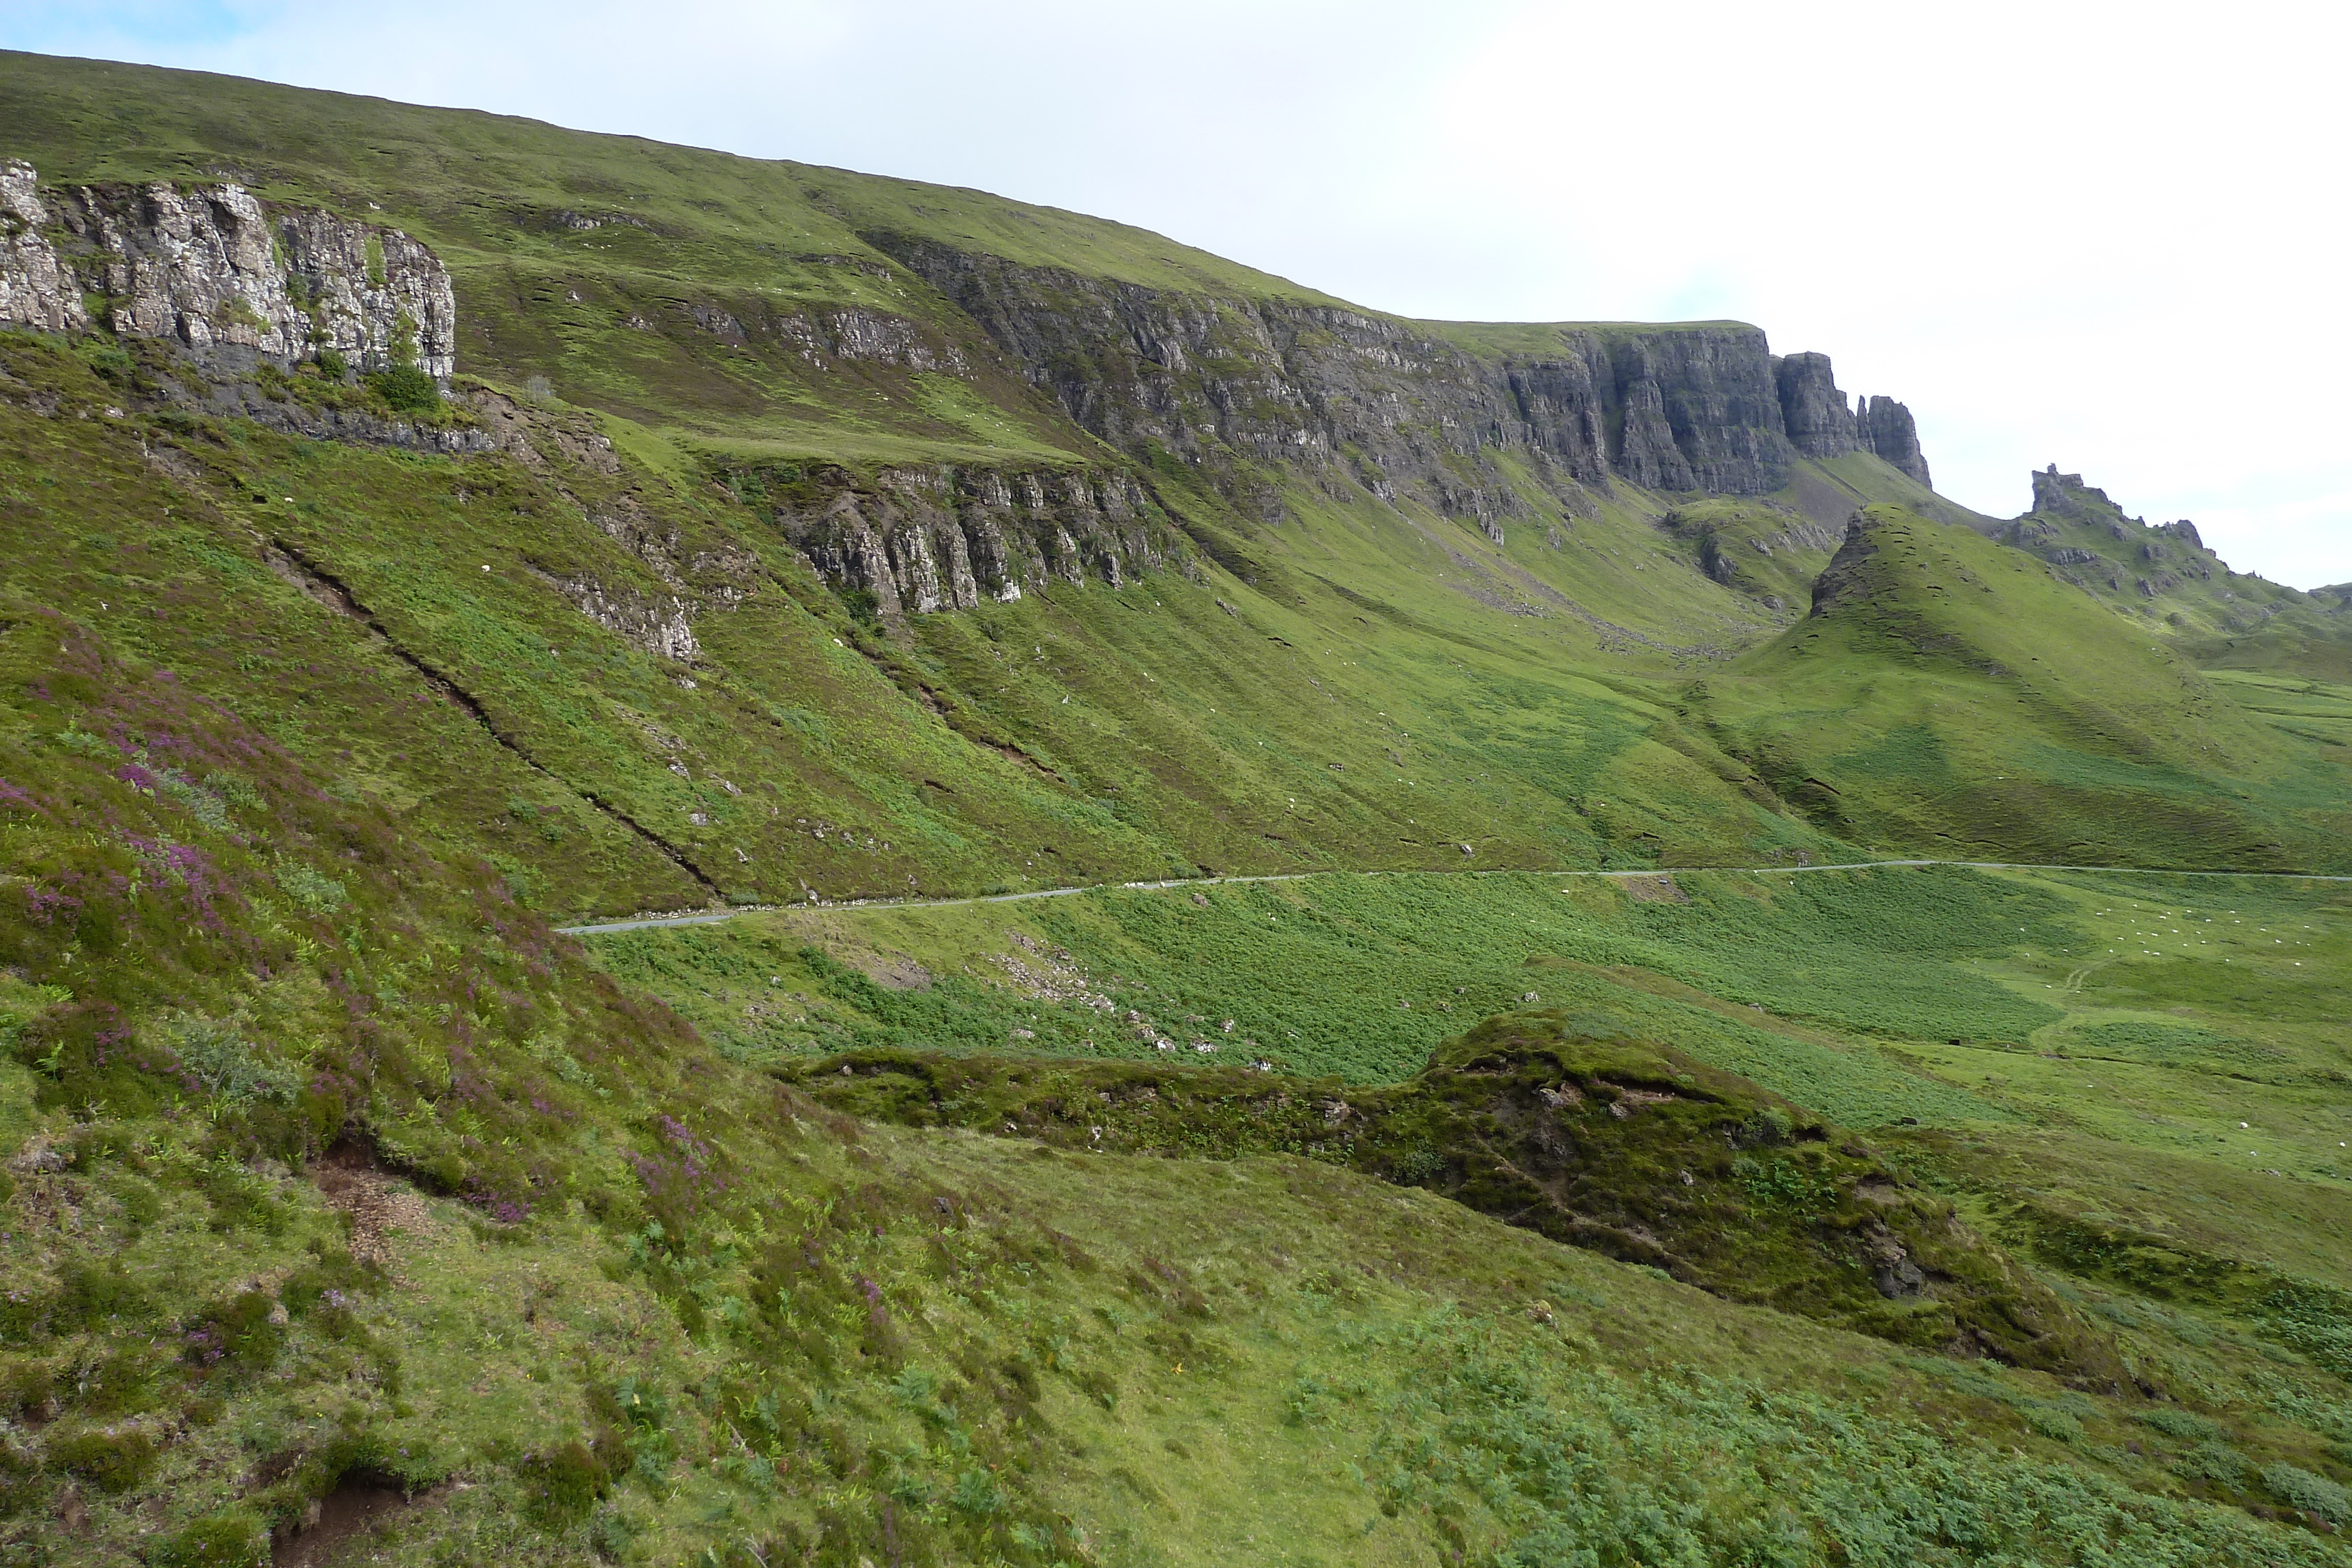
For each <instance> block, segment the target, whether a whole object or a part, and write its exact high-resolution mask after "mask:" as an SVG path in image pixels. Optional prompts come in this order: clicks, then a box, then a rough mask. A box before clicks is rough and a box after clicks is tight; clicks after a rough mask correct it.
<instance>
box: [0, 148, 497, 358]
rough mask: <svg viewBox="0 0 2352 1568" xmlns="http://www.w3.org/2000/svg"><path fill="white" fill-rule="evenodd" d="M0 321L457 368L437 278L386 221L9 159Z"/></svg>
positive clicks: (0, 172) (431, 260) (435, 266)
mask: <svg viewBox="0 0 2352 1568" xmlns="http://www.w3.org/2000/svg"><path fill="white" fill-rule="evenodd" d="M93 312H95V313H97V314H98V315H99V316H100V318H101V320H100V321H99V322H97V323H93V321H92V315H93ZM0 324H5V325H8V326H17V327H33V328H38V329H44V330H47V331H68V330H74V329H82V328H86V327H89V326H91V325H93V324H101V325H106V326H110V327H111V328H112V329H114V330H115V331H116V332H118V333H120V334H121V335H122V336H124V337H132V338H163V339H171V340H175V341H177V342H178V343H180V344H181V345H182V346H184V348H186V349H187V350H189V351H190V352H191V353H193V354H194V355H195V356H196V357H197V358H198V359H199V360H210V359H213V358H216V357H219V356H221V355H222V354H223V353H224V352H227V353H231V354H235V353H237V352H239V351H241V352H242V353H243V354H245V355H247V356H250V355H260V356H265V357H267V358H269V359H273V360H277V361H281V362H283V363H289V364H290V363H293V362H295V361H301V360H310V359H316V358H317V357H318V356H319V354H320V353H321V352H322V351H331V352H333V353H335V354H338V355H340V356H341V357H342V358H343V359H344V360H345V361H348V362H349V363H351V364H352V365H354V366H356V367H358V368H360V369H363V370H365V369H373V368H376V367H379V366H384V365H390V364H394V363H400V362H411V363H415V364H416V365H417V366H419V367H420V368H422V369H423V370H425V371H427V372H428V373H429V374H431V375H432V376H434V377H435V378H436V380H446V379H447V378H448V376H449V375H450V374H451V372H452V371H455V370H456V369H457V294H456V291H455V289H454V288H453V287H451V285H450V281H449V274H448V272H447V270H446V268H445V267H442V265H441V263H440V261H439V260H438V259H437V258H436V257H435V256H434V255H433V253H432V252H431V251H429V250H427V249H426V248H425V246H422V245H420V244H418V243H417V242H416V241H415V240H414V239H411V238H410V237H409V236H408V235H404V234H403V233H402V232H401V231H400V230H398V229H393V228H383V227H379V226H377V225H372V224H363V223H357V222H354V221H352V220H350V219H345V218H339V217H337V216H335V215H334V214H331V213H327V212H323V211H321V210H320V209H318V208H316V207H289V206H279V205H276V204H268V203H264V202H262V201H260V200H258V199H257V198H256V197H255V196H254V195H253V194H252V193H250V192H248V191H246V190H245V189H243V188H242V187H240V186H237V185H232V184H223V185H204V186H197V187H194V188H193V189H189V190H184V191H183V190H179V189H176V188H174V187H173V186H171V185H166V184H150V185H137V186H132V185H79V186H73V187H69V188H65V189H58V188H56V187H50V188H47V189H44V188H42V187H41V186H40V185H39V183H38V180H37V175H36V173H35V172H34V170H33V168H32V167H31V166H30V165H29V164H26V163H19V162H10V163H5V164H0Z"/></svg>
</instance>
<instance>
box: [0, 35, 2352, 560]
mask: <svg viewBox="0 0 2352 1568" xmlns="http://www.w3.org/2000/svg"><path fill="white" fill-rule="evenodd" d="M2347 32H2352V26H2347V22H2346V20H2345V17H2344V14H2343V13H2342V12H2341V11H2340V10H2337V9H2333V8H2330V9H2326V10H2323V9H2321V8H2319V7H2315V6H2309V5H2283V4H2276V3H2259V0H2258V3H2254V4H2244V3H2242V4H2240V5H2233V6H2231V7H2229V8H2227V9H2226V10H2223V9H2221V8H2216V7H2210V6H2206V7H2195V8H2191V7H2188V6H2185V5H2162V4H2157V5H2149V4H2141V5H2084V4H2071V5H2070V4H2041V5H2024V4H2015V3H2011V0H1986V3H1979V4H1976V5H1969V6H1967V7H1958V6H1938V7H1919V6H1899V5H1885V4H1883V3H1876V4H1868V5H1864V4H1850V3H1845V0H1836V3H1829V4H1811V5H1783V6H1769V5H1756V4H1754V3H1753V0H1748V3H1746V4H1728V3H1720V0H1683V3H1680V4H1671V5H1668V4H1661V5H1624V4H1623V3H1622V0H1611V3H1609V4H1597V3H1596V4H1582V3H1577V4H1555V5H1527V4H1513V3H1510V0H1480V3H1473V4H1463V5H1452V6H1444V7H1432V6H1428V5H1402V4H1397V3H1395V0H1367V3H1362V4H1356V5H1342V4H1337V3H1333V0H1309V3H1292V4H1277V3H1261V4H1256V5H1244V4H1240V3H1237V0H1202V3H1198V4H1191V5H1176V4H1167V5H1127V6H1118V5H1100V4H1095V5H1079V4H1053V3H1034V0H1033V3H1026V4H1021V3H1014V4H999V5H987V6H972V5H952V4H947V3H945V0H901V3H899V4H896V5H890V6H887V7H884V6H876V5H856V4H851V3H845V0H797V3H788V4H766V5H753V4H740V3H722V0H677V3H675V4H672V5H667V6H663V7H659V8H650V7H646V6H644V5H622V4H615V3H613V0H579V3H576V4H571V5H549V4H540V3H534V4H521V5H482V4H473V5H458V4H453V3H451V0H410V3H408V4H404V5H399V6H383V5H376V4H368V5H352V4H347V3H342V0H311V3H309V4H303V5H294V4H289V3H285V0H233V3H230V4H226V5H212V6H209V7H203V6H199V7H189V6H184V5H180V6H171V5H121V4H117V5H105V4H100V5H89V4H83V5H71V6H64V5H41V4H37V3H32V4H27V3H23V0H20V3H19V4H17V5H16V6H15V7H14V8H13V9H11V10H9V11H8V12H6V13H5V15H0V41H5V42H6V43H8V44H10V45H13V46H15V47H31V48H43V49H48V50H52V51H55V52H62V53H88V54H97V55H101V56H105V57H115V58H135V59H146V60H152V61H153V62H155V63H159V64H172V65H185V66H193V67H198V68H206V69H215V70H227V71H233V72H237V73H240V74H246V75H254V76H261V77H266V78H272V79H277V80H284V81H291V82H297V83H300V84H302V85H306V86H315V87H332V88H339V89H343V90H347V91H358V92H371V93H378V94H382V95H384V96H387V97H395V98H401V99H411V100H415V101H422V102H431V103H445V104H457V105H464V106H467V107H476V108H483V109H493V110H501V111H504V112H508V113H519V114H526V115H530V116H533V117H536V118H540V119H545V120H554V121H556V122H558V123H562V124H568V125H575V126H581V127H583V128H587V129H593V130H600V131H627V132H633V133H635V134H639V135H645V136H650V137H656V138H659V139H662V140H667V141H686V142H691V143H694V144H697V145H702V146H719V147H725V148H729V149H731V150H733V151H736V152H745V153H749V154H751V155H755V156H771V157H793V158H798V159H802V160H804V161H808V162H825V163H835V164H841V165H845V166H847V167H852V168H858V169H865V170H871V171H874V172H884V173H892V174H900V175H905V176H908V177H911V178H917V179H928V180H937V181H942V182H946V183H955V184H966V185H976V186H980V187H982V188H984V189H990V190H995V191H1000V192H1003V193H1005V194H1008V195H1013V196H1018V197H1021V198H1024V199H1026V200H1032V201H1042V202H1046V203H1050V204H1055V205H1058V206H1065V207H1071V208H1076V209H1077V210H1080V211H1086V212H1093V213H1098V214H1103V215H1105V216H1110V217H1117V218H1120V219H1123V220H1126V221H1129V222H1133V223H1139V224H1143V225H1148V226H1150V227H1152V228H1156V229H1159V230H1160V231H1162V232H1164V233H1167V234H1170V235H1174V236H1175V237H1177V238H1179V239H1181V240H1184V241H1186V242H1188V243H1192V244H1195V245H1199V246H1204V247H1205V248H1208V249H1211V250H1214V251H1217V252H1219V253H1221V254H1223V255H1226V256H1233V257H1234V258H1235V259H1237V260H1241V261H1245V262H1249V263H1251V264H1253V265H1255V266H1259V267H1265V268H1267V269H1268V270H1271V271H1275V272H1279V273H1282V274H1284V275H1286V276H1288V277H1296V278H1298V279H1299V280H1300V281H1302V282H1306V283H1309V284H1312V285H1315V286H1317V287H1322V288H1326V289H1328V290H1330V291H1331V292H1334V293H1337V294H1340V295H1343V296H1346V297H1348V298H1354V299H1358V300H1360V301H1361V302H1363V303H1365V304H1368V305H1371V306H1376V307H1380V308H1386V309H1392V310H1399V311H1403V312H1407V313H1411V314H1417V315H1443V316H1453V317H1471V318H1483V319H1656V318H1674V317H1691V316H1738V317H1740V318H1743V319H1748V320H1752V321H1755V322H1757V323H1759V325H1761V326H1763V327H1764V328H1766V329H1767V330H1768V331H1769V332H1770V334H1771V336H1772V339H1773V341H1774V344H1775V345H1776V346H1777V347H1779V348H1781V349H1784V350H1786V349H1802V348H1814V349H1821V350H1825V351H1827V352H1829V353H1831V354H1832V355H1833V356H1834V357H1835V358H1836V361H1837V363H1838V369H1839V375H1840V381H1841V382H1842V384H1843V385H1844V386H1846V387H1847V388H1849V389H1850V390H1858V391H1863V392H1885V393H1890V394H1892V395H1895V396H1897V397H1901V398H1903V399H1904V400H1905V401H1906V402H1909V403H1910V404H1911V406H1912V408H1913V410H1914V411H1915V412H1916V413H1917V414H1918V416H1919V420H1920V424H1921V428H1922V434H1923V436H1924V438H1925V440H1926V443H1927V450H1928V457H1929V460H1930V462H1931V463H1932V464H1933V465H1935V468H1936V471H1937V479H1938V482H1939V484H1940V486H1941V487H1942V488H1944V489H1945V490H1946V491H1947V492H1948V494H1951V495H1952V496H1954V497H1956V498H1958V499H1959V500H1961V501H1964V502H1966V503H1968V504H1969V505H1972V506H1975V507H1979V509H1981V510H1985V511H1989V512H1994V513H1999V514H2008V513H2011V512H2014V511H2016V510H2017V509H2019V508H2020V507H2021V506H2022V505H2023V504H2024V501H2025V496H2026V486H2025V471H2026V469H2028V468H2029V467H2038V466H2040V465H2042V464H2044V463H2048V462H2051V461H2056V462H2057V463H2058V464H2059V465H2061V466H2062V467H2063V468H2066V469H2068V470H2079V471H2081V472H2082V473H2084V475H2085V476H2087V477H2088V478H2089V479H2090V480H2091V481H2092V482H2093V483H2095V484H2098V485H2102V486H2105V487H2106V488H2107V489H2108V491H2109V492H2110V493H2111V494H2113V495H2114V496H2115V497H2116V499H2117V500H2118V501H2119V502H2121V503H2122V504H2123V505H2124V506H2125V507H2126V508H2127V509H2129V510H2132V511H2135V512H2144V513H2146V514H2147V516H2148V517H2151V518H2158V517H2177V516H2189V517H2193V518H2195V519H2196V520H2197V521H2198V522H2199V524H2200V528H2204V529H2205V531H2206V533H2207V536H2208V538H2210V539H2212V540H2213V541H2214V542H2215V543H2217V544H2219V545H2220V546H2221V548H2222V549H2223V550H2224V552H2225V553H2226V554H2228V555H2229V556H2230V558H2231V561H2232V563H2233V564H2235V565H2237V566H2239V567H2240V568H2241V569H2243V570H2261V571H2263V572H2264V573H2266V574H2268V575H2270V576H2272V577H2273V578H2276V579H2279V580H2285V581H2292V582H2297V583H2301V584H2304V585H2306V586H2308V585H2315V584H2317V583H2320V582H2333V581H2343V580H2352V527H2347V523H2348V522H2352V517H2347V510H2352V508H2348V507H2347V496H2352V455H2347V454H2348V453H2352V445H2347V442H2346V440H2345V430H2346V426H2347V422H2352V407H2347V402H2352V395H2347V391H2346V390H2345V380H2344V371H2343V370H2342V369H2341V368H2340V367H2342V366H2344V365H2346V364H2347V363H2352V327H2347V317H2346V316H2345V315H2344V313H2342V312H2341V311H2339V310H2337V309H2336V308H2335V304H2336V294H2337V292H2338V291H2339V279H2340V277H2341V276H2342V274H2343V271H2344V259H2343V258H2344V256H2345V251H2346V244H2347V238H2352V235H2347V229H2352V220H2347V216H2346V204H2345V203H2344V201H2343V200H2342V196H2341V185H2342V165H2343V162H2344V155H2345V152H2346V151H2347V135H2346V130H2347V125H2346V121H2347V113H2348V112H2352V110H2347V104H2352V95H2347V94H2345V93H2343V92H2342V91H2341V90H2340V89H2339V87H2338V84H2337V82H2336V80H2335V79H2334V77H2335V76H2336V73H2337V71H2338V68H2339V66H2340V61H2341V60H2342V59H2343V57H2344V55H2345V48H2344V46H2345V44H2346V43H2347Z"/></svg>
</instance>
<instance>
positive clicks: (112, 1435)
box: [49, 1427, 155, 1492]
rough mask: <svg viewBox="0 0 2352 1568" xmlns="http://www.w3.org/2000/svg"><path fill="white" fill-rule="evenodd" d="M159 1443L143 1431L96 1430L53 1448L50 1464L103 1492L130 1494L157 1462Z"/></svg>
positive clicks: (62, 1440)
mask: <svg viewBox="0 0 2352 1568" xmlns="http://www.w3.org/2000/svg"><path fill="white" fill-rule="evenodd" d="M154 1458H155V1439H154V1438H152V1437H149V1436H148V1435H147V1434H146V1433H144V1432H141V1431H135V1430H134V1431H128V1432H118V1431H116V1430H114V1429H112V1428H111V1427H95V1428H93V1429H91V1430H89V1431H85V1432H77V1433H75V1434H74V1435H73V1436H72V1437H62V1438H58V1439H57V1440H55V1441H53V1442H51V1443H50V1444H49V1462H50V1463H51V1464H53V1465H56V1466H58V1467H59V1468H60V1469H68V1470H71V1471H72V1472H73V1473H74V1474H75V1475H78V1476H79V1477H81V1478H82V1479H84V1480H86V1481H88V1482H89V1484H90V1485H92V1486H94V1487H96V1488H97V1489H98V1490H100V1491H102V1492H120V1491H128V1490H130V1489H131V1488H132V1487H134V1486H136V1485H138V1484H139V1479H140V1478H141V1477H142V1476H143V1475H145V1474H146V1473H147V1467H148V1466H149V1465H150V1464H152V1463H153V1462H154Z"/></svg>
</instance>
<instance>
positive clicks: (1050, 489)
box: [735, 468, 1182, 615]
mask: <svg viewBox="0 0 2352 1568" xmlns="http://www.w3.org/2000/svg"><path fill="white" fill-rule="evenodd" d="M735 478H736V484H737V487H738V489H739V491H748V492H749V493H751V494H754V495H757V496H761V497H768V498H771V499H775V498H778V497H782V504H781V505H777V506H775V507H773V515H774V517H775V519H776V522H777V524H778V526H779V527H781V528H782V529H783V531H784V533H785V535H786V536H787V537H788V538H791V539H792V540H793V543H794V544H795V545H797V546H798V547H799V548H800V549H801V551H802V552H803V554H804V555H806V556H807V557H808V559H809V560H810V563H811V564H812V565H814V567H815V568H816V570H817V571H818V573H819V574H820V575H821V576H823V577H824V579H825V580H827V581H828V582H830V583H831V584H833V585H834V586H835V588H839V589H845V590H858V591H865V592H866V593H870V594H872V595H873V596H874V601H875V607H876V609H877V611H878V612H880V613H882V614H884V615H899V614H910V615H929V614H932V613H934V612H939V611H944V610H969V609H971V608H972V607H973V606H975V605H977V604H978V603H979V602H980V601H981V600H982V598H983V597H986V598H990V599H994V600H998V601H1004V602H1008V603H1009V602H1011V601H1013V600H1017V599H1019V598H1020V597H1021V596H1022V593H1023V591H1024V588H1025V589H1028V590H1032V591H1034V589H1035V588H1036V587H1037V586H1039V585H1040V584H1043V583H1045V582H1046V581H1047V580H1052V579H1055V578H1059V579H1060V580H1063V581H1066V582H1070V583H1084V582H1088V581H1099V582H1104V583H1108V585H1110V586H1111V587H1113V588H1117V587H1119V586H1121V585H1122V584H1124V583H1125V582H1126V581H1127V580H1129V578H1131V577H1133V576H1135V575H1137V574H1139V573H1141V572H1146V571H1153V570H1160V569H1161V568H1163V567H1166V566H1170V565H1178V566H1181V564H1182V557H1181V551H1180V549H1179V548H1178V547H1177V545H1176V544H1175V542H1174V540H1173V539H1172V538H1171V535H1170V532H1169V528H1168V524H1167V522H1166V520H1165V519H1164V517H1161V516H1160V514H1159V513H1158V512H1157V510H1156V508H1155V507H1153V506H1152V504H1151V501H1150V497H1149V496H1148V495H1147V494H1146V493H1145V491H1144V489H1143V486H1142V485H1141V484H1140V483H1139V481H1138V480H1137V479H1136V478H1135V477H1134V476H1131V475H1128V474H1123V473H1120V472H1118V471H1117V470H1098V469H1053V468H1037V469H1020V470H1012V471H1003V470H996V469H957V468H940V469H919V468H890V469H884V470H883V471H881V472H880V473H878V474H877V475H875V476H872V477H871V478H870V479H860V478H857V477H855V476H851V475H850V474H848V473H847V472H846V471H844V470H839V469H831V468H827V469H823V470H820V471H818V472H817V473H816V474H815V475H814V476H794V477H792V478H789V479H788V478H785V477H783V476H778V475H776V474H773V473H762V472H760V471H756V470H754V471H749V472H747V473H744V474H740V475H738V476H735Z"/></svg>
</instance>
